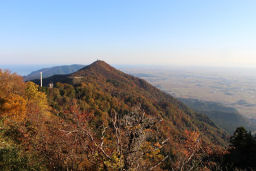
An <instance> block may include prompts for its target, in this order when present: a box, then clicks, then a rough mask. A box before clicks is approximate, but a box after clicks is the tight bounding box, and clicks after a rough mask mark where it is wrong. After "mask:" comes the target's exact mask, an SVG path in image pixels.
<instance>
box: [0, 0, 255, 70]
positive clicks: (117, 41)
mask: <svg viewBox="0 0 256 171" xmlns="http://www.w3.org/2000/svg"><path fill="white" fill-rule="evenodd" d="M255 5H256V2H254V1H237V0H227V1H220V0H216V1H203V0H195V1H189V0H186V1H166V0H161V1H157V2H156V1H151V0H147V1H145V0H142V1H135V0H132V1H115V0H110V1H93V2H92V1H80V0H78V1H66V0H61V1H60V0H57V1H49V0H45V1H32V0H25V1H18V0H14V1H2V2H0V22H1V27H0V37H1V39H0V59H1V65H18V64H28V65H33V64H37V65H48V64H50V65H59V64H61V65H62V64H73V63H78V64H80V63H82V64H88V63H91V62H93V61H95V60H97V59H98V58H100V59H102V60H105V61H106V62H108V63H110V64H112V65H123V64H126V65H135V64H138V65H141V64H143V65H144V64H145V65H175V66H205V67H208V66H212V67H254V66H256V58H255V55H256V49H255V44H256V34H255V30H256V24H255V22H254V20H255V18H256V11H255V9H254V7H255Z"/></svg>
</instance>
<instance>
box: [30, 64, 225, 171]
mask: <svg viewBox="0 0 256 171" xmlns="http://www.w3.org/2000/svg"><path fill="white" fill-rule="evenodd" d="M34 82H36V83H39V80H35V81H34ZM48 83H53V84H54V87H53V88H47V85H48ZM43 85H44V87H43V88H42V90H43V91H45V92H46V93H47V97H48V100H49V104H50V105H51V107H52V113H54V114H55V115H56V116H59V117H60V118H61V119H62V120H63V121H62V122H63V123H64V125H65V126H66V127H65V128H62V129H63V130H65V131H68V130H70V127H77V126H78V127H79V129H81V131H82V132H79V133H80V134H83V136H85V137H86V139H85V140H84V142H88V143H89V142H90V141H93V140H94V139H96V140H97V141H96V142H97V143H96V144H94V147H91V148H95V150H99V151H98V152H97V153H99V154H100V155H101V158H103V159H104V162H110V163H111V167H112V166H113V165H116V164H117V163H115V162H118V164H117V165H118V167H119V168H123V169H134V168H136V167H138V165H139V168H140V169H142V170H145V169H149V168H154V165H157V164H158V163H160V164H161V163H162V162H161V161H163V163H162V164H161V166H162V168H166V169H170V168H171V167H170V165H169V164H168V163H169V162H173V161H172V160H176V159H174V158H172V157H171V156H172V155H173V156H176V157H177V158H179V157H180V156H183V157H184V159H185V160H189V161H186V165H187V166H186V167H190V164H191V161H190V160H191V157H192V156H191V155H194V154H193V153H195V152H196V151H197V153H199V151H200V150H201V149H204V150H206V151H208V152H209V150H210V151H211V150H214V149H216V148H217V147H221V146H222V145H224V144H225V138H226V133H225V132H224V131H223V130H221V129H219V128H218V127H217V126H216V125H215V124H214V123H213V122H212V121H211V120H210V119H209V118H208V117H207V116H205V115H201V114H198V113H196V112H194V111H193V110H191V109H189V108H188V107H186V106H185V105H184V104H183V103H181V102H180V101H178V100H177V99H175V98H173V97H172V96H170V95H168V94H166V93H164V92H162V91H161V90H159V89H157V88H156V87H154V86H152V85H151V84H149V83H148V82H146V81H145V80H143V79H139V78H137V77H134V76H131V75H128V74H126V73H124V72H121V71H119V70H117V69H115V68H114V67H112V66H110V65H109V64H107V63H106V62H104V61H96V62H94V63H92V64H91V65H88V66H86V67H84V68H82V69H80V70H79V71H77V72H75V73H72V74H69V75H55V76H52V77H49V78H46V79H44V80H43ZM80 119H82V120H80ZM80 127H81V128H80ZM74 130H75V128H73V131H74ZM76 131H77V130H76ZM84 131H85V132H84ZM70 134H71V133H70ZM73 134H74V136H76V135H75V134H77V132H74V133H72V135H73ZM79 136H80V135H79ZM70 142H72V141H70ZM98 142H101V143H103V144H104V148H103V147H102V149H99V145H98ZM79 143H80V142H79ZM112 144H114V146H112ZM97 146H98V147H97ZM191 149H193V150H192V151H191ZM105 150H106V151H105ZM194 150H196V151H194ZM145 154H146V155H148V156H144V155H145ZM110 155H116V156H110ZM143 156H144V157H143ZM202 156H203V155H199V156H198V157H199V158H200V159H199V158H198V159H199V160H201V159H202V158H201V157H202ZM94 157H95V156H94ZM179 160H183V159H177V160H176V161H179ZM152 161H153V162H152ZM153 163H154V164H153ZM189 163H190V164H189ZM134 164H136V165H134ZM137 164H138V165H137ZM176 164H177V166H175V168H180V167H185V166H183V164H184V163H176ZM173 167H174V165H173Z"/></svg>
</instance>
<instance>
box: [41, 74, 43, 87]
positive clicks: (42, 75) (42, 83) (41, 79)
mask: <svg viewBox="0 0 256 171" xmlns="http://www.w3.org/2000/svg"><path fill="white" fill-rule="evenodd" d="M40 81H41V82H40V83H41V87H43V72H40Z"/></svg>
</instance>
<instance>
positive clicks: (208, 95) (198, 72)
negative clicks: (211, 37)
mask: <svg viewBox="0 0 256 171" xmlns="http://www.w3.org/2000/svg"><path fill="white" fill-rule="evenodd" d="M121 70H123V71H125V72H127V73H129V74H132V75H135V76H138V77H140V78H143V79H145V80H147V81H148V82H150V83H151V84H153V85H154V86H156V87H158V88H159V89H161V90H163V91H165V92H167V93H169V94H171V95H173V96H174V97H177V98H193V99H199V100H204V101H212V102H218V103H222V104H224V105H225V106H228V107H233V108H235V109H237V110H238V111H239V112H240V113H241V114H242V115H243V116H245V117H248V118H250V119H256V75H255V74H254V73H256V70H255V69H250V68H225V69H224V68H203V67H200V68H196V67H187V68H185V67H183V68H181V67H170V68H168V67H162V68H160V67H159V68H157V67H154V68H152V67H143V68H140V67H122V68H121Z"/></svg>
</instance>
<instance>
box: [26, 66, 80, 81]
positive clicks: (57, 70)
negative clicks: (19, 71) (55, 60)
mask: <svg viewBox="0 0 256 171" xmlns="http://www.w3.org/2000/svg"><path fill="white" fill-rule="evenodd" d="M83 67H85V65H78V64H74V65H62V66H55V67H49V68H43V69H40V70H37V71H33V72H31V73H30V74H28V75H27V76H24V77H23V78H24V80H25V81H29V80H34V79H39V78H40V72H43V77H44V78H47V77H50V76H53V75H64V74H71V73H73V72H76V71H78V70H79V69H81V68H83Z"/></svg>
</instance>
